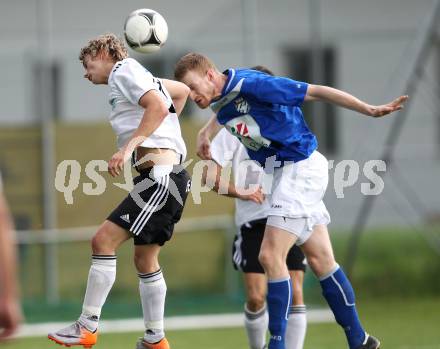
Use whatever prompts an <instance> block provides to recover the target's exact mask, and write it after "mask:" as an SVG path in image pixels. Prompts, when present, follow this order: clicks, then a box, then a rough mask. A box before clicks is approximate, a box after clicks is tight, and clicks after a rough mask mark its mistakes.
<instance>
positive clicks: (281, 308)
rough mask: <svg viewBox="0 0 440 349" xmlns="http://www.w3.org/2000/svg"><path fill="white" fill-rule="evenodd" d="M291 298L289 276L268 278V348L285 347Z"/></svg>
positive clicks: (280, 348) (283, 348)
mask: <svg viewBox="0 0 440 349" xmlns="http://www.w3.org/2000/svg"><path fill="white" fill-rule="evenodd" d="M291 298H292V282H291V280H290V278H286V279H281V280H269V282H268V287H267V310H268V313H269V331H270V342H269V347H268V349H285V344H284V339H285V334H286V326H287V318H288V316H289V306H290V301H291Z"/></svg>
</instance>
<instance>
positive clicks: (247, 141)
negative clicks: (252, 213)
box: [175, 53, 408, 349]
mask: <svg viewBox="0 0 440 349" xmlns="http://www.w3.org/2000/svg"><path fill="white" fill-rule="evenodd" d="M175 76H176V79H177V80H179V81H182V82H184V83H185V84H186V85H187V86H188V87H189V88H190V90H191V92H190V98H191V99H192V100H193V101H194V102H196V103H197V105H198V106H199V107H200V108H202V109H205V108H207V107H211V109H212V110H213V111H214V112H215V114H216V115H217V116H216V117H215V118H211V120H210V121H209V123H208V125H206V127H205V129H215V128H216V127H215V126H216V123H217V122H219V123H220V124H221V125H223V126H224V127H225V128H226V129H228V131H229V132H231V133H232V134H233V135H235V136H237V137H238V138H239V139H240V141H241V142H242V143H243V144H244V145H245V146H246V148H247V151H248V155H249V157H250V158H251V159H253V160H256V161H258V162H259V163H260V164H261V165H262V166H264V168H265V171H266V172H267V173H271V174H272V175H273V185H272V189H271V199H270V201H271V202H270V204H271V208H270V210H269V212H268V219H267V224H266V229H265V232H264V238H263V243H262V245H261V250H260V255H259V260H260V263H261V264H262V266H263V268H264V270H265V272H266V274H267V276H268V292H267V305H268V312H269V330H270V333H271V338H270V342H269V349H285V330H286V323H287V317H288V309H289V305H290V304H289V302H290V298H291V297H290V295H291V292H292V286H291V280H290V278H289V273H288V270H287V267H286V263H285V260H286V255H287V252H288V251H289V249H290V248H291V247H292V246H293V244H295V243H296V244H297V245H300V246H301V248H302V250H303V252H304V254H305V255H306V257H307V260H308V263H309V265H310V267H311V269H312V270H313V272H314V273H315V274H316V275H317V277H318V278H319V280H320V284H321V287H322V291H323V295H324V297H325V299H326V300H327V302H328V304H329V306H330V308H331V309H332V311H333V313H334V315H335V318H336V321H337V322H338V323H339V324H340V325H341V326H342V327H343V329H344V331H345V334H346V337H347V341H348V345H349V348H350V349H377V348H379V346H380V342H379V340H377V339H376V338H374V337H373V336H370V335H368V334H367V333H366V332H365V330H364V329H363V327H362V325H361V323H360V321H359V318H358V315H357V311H356V306H355V296H354V291H353V288H352V286H351V284H350V281H349V280H348V278H347V277H346V276H345V274H344V272H343V270H342V269H341V268H340V267H339V265H338V264H337V263H336V261H335V258H334V255H333V249H332V245H331V242H330V238H329V233H328V230H327V224H328V223H329V221H330V217H329V215H328V212H327V210H326V208H325V205H324V203H323V201H322V198H323V196H324V194H325V190H326V188H327V183H328V163H327V160H326V159H325V157H324V156H323V155H321V154H320V153H319V152H318V151H317V150H316V149H317V146H318V144H317V140H316V137H315V135H314V134H313V133H312V132H311V131H310V129H309V128H308V126H307V124H306V123H305V121H304V118H303V115H302V112H301V109H300V107H301V105H302V103H303V102H304V101H324V102H328V103H333V104H335V105H338V106H341V107H344V108H347V109H351V110H354V111H357V112H359V113H362V114H365V115H368V116H371V117H381V116H384V115H387V114H390V113H392V112H394V111H397V110H400V109H402V108H403V104H404V103H405V101H406V100H407V98H408V97H407V96H401V97H399V98H397V99H395V100H394V101H392V102H390V103H388V104H384V105H378V106H375V105H370V104H367V103H365V102H363V101H361V100H359V99H358V98H356V97H354V96H352V95H350V94H348V93H346V92H343V91H341V90H337V89H334V88H331V87H327V86H320V85H312V84H307V83H304V82H299V81H294V80H291V79H288V78H282V77H272V76H269V75H267V74H264V73H261V72H258V71H255V70H251V69H228V70H226V71H225V72H223V73H221V72H220V71H219V70H218V69H217V68H216V67H215V65H214V64H213V63H212V62H211V61H210V60H209V59H208V58H207V57H205V56H203V55H200V54H197V53H189V54H187V55H185V56H184V57H182V58H181V59H180V60H179V62H178V63H177V65H176V68H175ZM202 148H203V146H202ZM204 148H205V151H206V150H208V151H209V148H208V146H207V145H206V144H205V146H204Z"/></svg>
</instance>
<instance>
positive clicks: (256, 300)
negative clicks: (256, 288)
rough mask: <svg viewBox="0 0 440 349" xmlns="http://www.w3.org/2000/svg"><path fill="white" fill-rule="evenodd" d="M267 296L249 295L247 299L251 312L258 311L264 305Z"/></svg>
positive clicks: (247, 306) (247, 305)
mask: <svg viewBox="0 0 440 349" xmlns="http://www.w3.org/2000/svg"><path fill="white" fill-rule="evenodd" d="M265 301H266V297H265V296H264V295H260V294H258V295H257V294H255V295H249V297H248V299H247V301H246V308H247V309H248V310H249V311H251V312H254V313H255V312H257V311H259V310H261V309H262V308H263V307H264V304H265Z"/></svg>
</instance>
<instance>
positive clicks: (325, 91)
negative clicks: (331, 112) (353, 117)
mask: <svg viewBox="0 0 440 349" xmlns="http://www.w3.org/2000/svg"><path fill="white" fill-rule="evenodd" d="M407 99H408V96H400V97H398V98H396V99H395V100H393V101H392V102H389V103H387V104H382V105H371V104H368V103H365V102H363V101H361V100H360V99H358V98H356V97H355V96H353V95H351V94H349V93H347V92H344V91H341V90H338V89H336V88H332V87H328V86H322V85H309V86H308V88H307V93H306V96H305V98H304V100H305V101H323V102H328V103H332V104H335V105H338V106H340V107H343V108H346V109H351V110H354V111H357V112H359V113H361V114H365V115H368V116H372V117H381V116H384V115H388V114H391V113H393V112H395V111H398V110H401V109H403V105H404V103H405V102H406V100H407Z"/></svg>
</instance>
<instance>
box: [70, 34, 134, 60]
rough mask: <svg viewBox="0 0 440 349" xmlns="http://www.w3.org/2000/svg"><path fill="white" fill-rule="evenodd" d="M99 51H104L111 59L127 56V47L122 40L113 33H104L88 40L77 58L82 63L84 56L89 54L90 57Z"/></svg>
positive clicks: (120, 58)
mask: <svg viewBox="0 0 440 349" xmlns="http://www.w3.org/2000/svg"><path fill="white" fill-rule="evenodd" d="M101 52H106V53H108V54H109V56H110V57H111V58H112V59H113V61H115V62H117V61H121V60H123V59H124V58H127V57H128V52H127V48H126V47H125V45H124V42H123V41H122V40H121V39H119V38H118V37H117V36H116V35H115V34H111V33H109V34H104V35H100V36H98V37H97V38H94V39H91V40H89V42H88V43H87V45H86V46H84V47H83V48H82V49H81V51H80V53H79V60H80V61H81V63H82V64H84V59H85V57H86V56H88V55H90V56H91V57H92V58H94V57H96V56H97V55H98V54H100V53H101Z"/></svg>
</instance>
